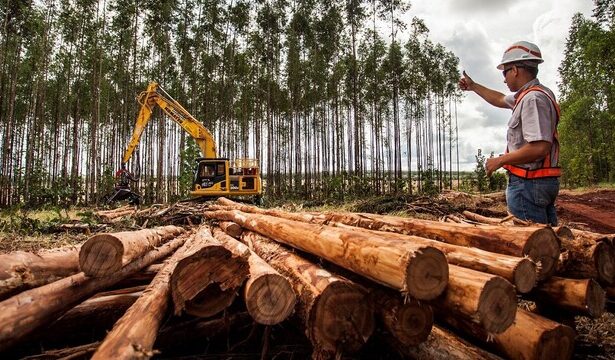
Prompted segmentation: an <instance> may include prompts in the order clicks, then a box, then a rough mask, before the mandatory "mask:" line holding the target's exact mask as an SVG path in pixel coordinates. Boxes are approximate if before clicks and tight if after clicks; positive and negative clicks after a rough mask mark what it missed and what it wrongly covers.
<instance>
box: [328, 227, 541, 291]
mask: <svg viewBox="0 0 615 360" xmlns="http://www.w3.org/2000/svg"><path fill="white" fill-rule="evenodd" d="M329 225H332V226H336V227H342V228H345V229H348V230H352V229H354V230H355V231H356V230H357V229H360V231H363V232H365V233H368V234H370V235H373V236H378V237H382V238H385V239H397V240H402V241H408V242H414V243H415V244H424V245H425V246H433V247H435V248H436V249H438V250H440V251H442V252H443V253H444V254H446V258H447V260H448V262H449V264H452V265H457V266H461V267H465V268H468V269H472V270H476V271H480V272H485V273H488V274H493V275H499V276H501V277H503V278H504V279H506V280H508V281H510V282H511V283H513V284H514V285H515V288H516V290H517V291H518V292H519V293H522V294H525V293H528V292H530V291H531V290H532V289H533V288H534V286H535V285H536V282H537V280H538V266H537V265H536V263H534V262H533V261H532V260H530V259H529V258H526V257H525V258H522V257H516V256H511V255H504V254H496V253H491V252H488V251H485V250H481V249H477V248H470V247H465V246H459V245H451V244H447V243H443V242H439V241H434V240H429V239H425V238H421V237H417V236H412V235H403V234H398V233H392V232H386V231H376V230H368V229H363V228H356V227H352V226H350V225H344V224H341V223H329Z"/></svg>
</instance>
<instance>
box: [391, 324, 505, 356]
mask: <svg viewBox="0 0 615 360" xmlns="http://www.w3.org/2000/svg"><path fill="white" fill-rule="evenodd" d="M398 348H399V349H400V350H401V351H402V353H403V354H405V355H406V356H408V357H410V358H411V359H417V360H502V359H501V358H500V357H498V356H495V355H493V354H491V353H489V352H487V351H485V350H483V349H481V348H478V347H476V346H474V345H472V344H470V343H469V342H467V341H465V340H463V339H462V338H461V337H459V336H457V335H455V334H453V333H451V332H449V331H448V330H445V329H444V328H441V327H439V326H437V325H434V327H433V329H432V330H431V334H429V337H428V338H427V341H425V342H424V343H422V344H420V345H418V346H415V347H408V346H403V347H398Z"/></svg>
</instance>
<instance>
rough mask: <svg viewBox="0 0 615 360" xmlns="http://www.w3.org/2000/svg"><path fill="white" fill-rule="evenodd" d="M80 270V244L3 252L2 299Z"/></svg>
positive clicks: (0, 264) (0, 260) (0, 257)
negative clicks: (32, 250) (50, 248)
mask: <svg viewBox="0 0 615 360" xmlns="http://www.w3.org/2000/svg"><path fill="white" fill-rule="evenodd" d="M78 272H79V247H78V246H70V247H63V248H58V249H53V250H41V251H39V252H37V253H36V254H34V253H30V252H26V251H15V252H12V253H8V254H2V255H0V300H4V299H6V298H8V297H10V296H12V295H15V294H17V293H19V292H20V291H23V290H26V289H31V288H34V287H37V286H41V285H45V284H48V283H50V282H54V281H56V280H59V279H62V278H64V277H67V276H70V275H73V274H76V273H78Z"/></svg>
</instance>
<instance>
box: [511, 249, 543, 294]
mask: <svg viewBox="0 0 615 360" xmlns="http://www.w3.org/2000/svg"><path fill="white" fill-rule="evenodd" d="M513 280H514V285H515V288H516V289H517V292H519V293H521V294H526V293H528V292H530V291H531V290H532V289H533V288H534V286H536V283H537V281H538V266H537V265H536V263H535V262H533V261H532V260H530V259H529V258H525V259H523V260H522V261H520V262H519V263H518V264H517V266H515V270H514V271H513Z"/></svg>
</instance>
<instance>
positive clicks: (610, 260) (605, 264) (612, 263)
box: [594, 241, 615, 285]
mask: <svg viewBox="0 0 615 360" xmlns="http://www.w3.org/2000/svg"><path fill="white" fill-rule="evenodd" d="M594 263H595V264H596V270H597V272H598V280H600V282H602V283H605V284H607V285H613V283H614V282H615V248H614V247H613V246H612V245H611V244H610V243H608V242H606V241H601V242H599V243H598V244H596V250H595V251H594Z"/></svg>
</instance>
